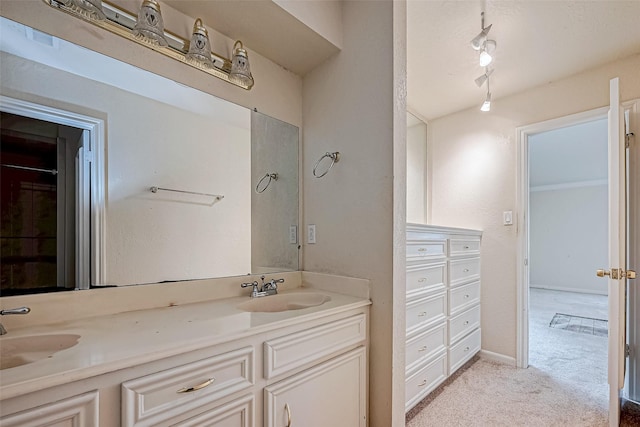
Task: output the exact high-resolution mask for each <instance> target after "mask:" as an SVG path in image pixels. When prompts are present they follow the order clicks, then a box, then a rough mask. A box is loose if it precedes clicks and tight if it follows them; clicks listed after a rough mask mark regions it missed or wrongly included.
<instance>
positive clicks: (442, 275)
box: [407, 262, 447, 298]
mask: <svg viewBox="0 0 640 427" xmlns="http://www.w3.org/2000/svg"><path fill="white" fill-rule="evenodd" d="M446 267H447V264H446V263H444V262H440V263H436V264H427V265H417V266H412V267H408V268H407V298H414V297H417V296H420V295H424V294H428V293H430V292H432V291H437V290H439V289H441V288H444V286H445V281H446V280H447V279H446V271H447V268H446Z"/></svg>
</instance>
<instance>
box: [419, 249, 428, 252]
mask: <svg viewBox="0 0 640 427" xmlns="http://www.w3.org/2000/svg"><path fill="white" fill-rule="evenodd" d="M426 250H427V248H418V252H425V251H426Z"/></svg>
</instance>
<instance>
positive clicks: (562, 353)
mask: <svg viewBox="0 0 640 427" xmlns="http://www.w3.org/2000/svg"><path fill="white" fill-rule="evenodd" d="M607 149H608V121H607V117H606V116H603V117H597V118H594V119H591V120H588V121H579V122H577V123H567V124H563V126H562V127H558V128H554V129H548V130H544V131H540V132H536V133H530V134H529V135H528V158H529V180H528V200H529V203H528V205H529V210H528V213H529V215H528V221H527V223H528V224H527V226H528V230H529V248H528V253H529V255H528V267H529V282H528V288H529V289H528V290H529V346H528V347H529V366H531V367H533V368H535V369H538V370H540V371H542V372H544V373H545V374H547V375H549V376H550V377H552V378H554V380H556V381H557V382H558V383H559V384H562V385H565V386H566V387H571V388H574V389H576V391H579V392H580V393H579V394H580V395H581V398H582V399H585V400H591V401H593V402H594V404H598V406H600V407H601V408H602V410H603V411H604V410H606V407H607V396H608V386H607V330H608V324H607V308H608V307H607V302H608V298H607V286H606V283H604V282H603V281H601V280H598V278H597V277H596V276H595V274H594V273H593V272H595V271H596V270H597V269H598V268H600V267H599V266H601V265H606V264H607V262H608V251H607V250H608V194H607V193H608V191H607V190H608V189H607V185H608V162H607V157H608V153H607ZM585 373H589V375H585Z"/></svg>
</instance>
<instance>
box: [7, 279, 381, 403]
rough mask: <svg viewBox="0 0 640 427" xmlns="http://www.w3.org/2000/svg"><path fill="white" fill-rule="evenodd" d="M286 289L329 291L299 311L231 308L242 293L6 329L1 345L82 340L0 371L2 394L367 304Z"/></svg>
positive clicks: (17, 393) (28, 390)
mask: <svg viewBox="0 0 640 427" xmlns="http://www.w3.org/2000/svg"><path fill="white" fill-rule="evenodd" d="M290 292H318V293H322V294H325V295H328V296H330V297H331V300H330V301H328V302H326V303H324V304H322V305H319V306H316V307H309V308H305V309H302V310H289V311H283V312H276V313H261V312H260V313H255V312H245V311H242V310H240V309H238V308H236V307H237V305H238V304H240V303H242V302H245V301H247V300H248V299H249V298H248V297H246V296H243V297H234V298H225V299H219V300H213V301H205V302H199V303H192V304H185V305H177V306H170V307H162V308H153V309H146V310H138V311H130V312H125V313H118V314H112V315H107V316H98V317H91V318H85V319H80V320H76V321H67V322H59V323H50V324H46V325H38V326H33V327H28V328H22V329H16V330H13V331H10V332H9V333H8V334H7V335H4V336H2V337H0V346H2V344H3V341H6V340H10V339H12V338H17V337H25V336H34V335H55V334H77V335H80V340H79V342H78V344H76V345H75V346H73V347H71V348H68V349H66V350H62V351H59V352H57V353H55V354H54V355H53V356H52V357H49V358H45V359H42V360H38V361H36V362H33V363H29V364H26V365H22V366H17V367H14V368H9V369H4V370H1V371H0V400H4V399H8V398H12V397H16V396H20V395H23V394H27V393H31V392H34V391H37V390H42V389H45V388H49V387H54V386H57V385H61V384H66V383H70V382H73V381H78V380H82V379H85V378H89V377H93V376H96V375H101V374H105V373H108V372H114V371H116V370H119V369H124V368H128V367H131V366H136V365H140V364H144V363H149V362H152V361H156V360H160V359H163V358H166V357H171V356H175V355H179V354H183V353H187V352H190V351H195V350H199V349H202V348H206V347H208V346H212V345H216V344H221V343H224V342H229V341H233V340H236V339H240V338H244V337H247V336H251V335H256V334H260V333H262V332H266V331H271V330H274V329H276V328H281V327H286V326H289V325H295V324H298V323H300V322H303V321H309V320H314V319H319V318H322V317H325V316H330V315H332V314H337V313H341V312H344V311H348V310H352V309H356V308H359V307H363V306H367V305H369V304H370V301H369V300H368V299H365V298H359V297H354V296H348V295H343V294H338V293H334V292H328V291H325V290H317V289H314V288H297V289H295V290H292V291H285V292H281V294H285V293H290ZM264 298H269V297H264Z"/></svg>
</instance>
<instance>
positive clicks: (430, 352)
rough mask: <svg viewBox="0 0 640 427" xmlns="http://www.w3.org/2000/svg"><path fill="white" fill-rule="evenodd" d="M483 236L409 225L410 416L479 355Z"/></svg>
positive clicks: (407, 394) (407, 401)
mask: <svg viewBox="0 0 640 427" xmlns="http://www.w3.org/2000/svg"><path fill="white" fill-rule="evenodd" d="M481 235H482V233H481V232H480V231H476V230H467V229H457V228H449V227H438V226H430V225H422V224H407V278H406V296H407V311H406V325H407V330H406V339H407V344H406V371H405V374H406V381H405V410H406V411H409V410H410V409H411V408H413V407H414V406H415V405H416V404H417V403H418V402H420V401H421V400H422V399H424V398H425V397H426V396H427V395H428V394H429V393H430V392H431V391H433V390H434V389H435V388H436V387H437V386H438V385H440V384H441V383H442V382H443V381H444V380H445V379H447V378H448V377H449V376H450V375H451V374H453V373H454V372H455V371H456V370H457V369H458V368H460V366H462V365H463V364H464V363H465V362H467V361H468V360H469V359H471V357H473V356H474V355H475V354H476V353H477V352H478V351H480V242H481Z"/></svg>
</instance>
